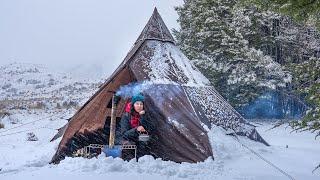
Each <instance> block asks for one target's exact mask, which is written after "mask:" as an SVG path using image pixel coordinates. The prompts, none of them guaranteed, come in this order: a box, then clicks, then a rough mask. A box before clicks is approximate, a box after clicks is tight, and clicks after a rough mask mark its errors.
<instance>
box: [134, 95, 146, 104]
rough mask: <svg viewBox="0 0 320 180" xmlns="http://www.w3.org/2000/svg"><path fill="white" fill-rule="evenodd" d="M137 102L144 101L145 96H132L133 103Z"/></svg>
mask: <svg viewBox="0 0 320 180" xmlns="http://www.w3.org/2000/svg"><path fill="white" fill-rule="evenodd" d="M137 101H142V102H143V101H144V96H143V95H142V94H136V95H134V96H132V99H131V103H132V104H134V103H135V102H137Z"/></svg>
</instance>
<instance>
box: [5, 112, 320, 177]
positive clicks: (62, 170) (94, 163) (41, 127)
mask: <svg viewBox="0 0 320 180" xmlns="http://www.w3.org/2000/svg"><path fill="white" fill-rule="evenodd" d="M72 114H73V110H69V111H60V112H51V113H50V112H42V111H35V112H34V113H30V112H27V111H19V112H16V114H15V115H11V116H10V117H5V118H3V119H2V120H1V121H2V123H4V125H5V128H4V129H0V168H1V171H0V179H1V180H9V179H10V180H12V179H42V178H45V179H47V180H49V179H56V178H62V179H66V178H78V179H88V178H92V177H93V178H104V179H106V178H116V179H129V178H130V179H131V178H135V179H150V178H152V179H154V180H157V179H221V180H226V179H241V180H244V179H248V180H249V179H250V180H255V179H259V180H261V179H266V180H267V179H268V180H269V179H279V180H283V179H288V178H287V177H286V176H284V175H283V174H281V173H279V171H277V170H276V169H274V168H273V167H271V166H270V165H268V164H267V163H265V162H264V161H262V160H261V159H260V158H258V157H257V156H256V155H254V154H253V153H252V152H250V151H249V150H248V149H246V148H245V147H243V146H242V145H241V144H239V143H238V141H236V140H235V138H234V137H232V136H227V135H225V133H226V132H225V131H224V130H223V129H221V128H218V127H213V128H212V130H211V131H210V132H209V136H210V141H211V145H212V147H213V150H214V155H215V160H214V161H213V160H211V159H208V160H207V161H205V162H200V163H197V164H190V163H182V164H177V163H174V162H168V161H162V160H160V159H153V158H152V157H150V156H144V157H142V158H141V159H140V160H139V162H135V161H130V162H126V161H123V160H121V159H119V158H116V159H113V158H106V157H104V156H103V155H100V156H99V157H98V158H93V159H84V158H66V159H65V160H63V161H61V163H60V164H58V165H51V164H48V162H49V161H50V160H51V157H52V156H53V154H54V153H55V149H56V147H57V145H58V143H59V141H60V139H58V140H56V141H55V142H49V141H50V139H51V138H52V136H53V135H54V134H55V133H56V131H55V130H54V129H55V128H58V127H61V126H62V125H63V124H64V123H65V122H66V121H65V120H64V119H63V118H61V117H69V116H70V115H72ZM46 117H49V118H47V119H46ZM39 118H44V119H43V120H40V121H37V122H35V123H31V124H28V125H25V126H22V127H19V128H16V129H11V130H10V131H7V130H8V129H9V128H13V127H17V126H19V125H21V123H22V122H23V123H27V122H31V121H34V120H37V119H39ZM12 122H15V124H12ZM270 127H272V125H271V124H268V123H263V124H262V125H260V126H259V127H258V128H257V129H258V131H259V132H260V134H261V135H262V136H263V137H264V138H265V139H266V140H267V141H268V142H269V143H270V144H271V146H270V147H266V146H264V145H262V144H261V143H257V142H253V141H251V140H248V139H247V138H244V137H240V138H239V139H240V142H241V143H243V144H245V145H246V146H248V147H250V148H252V149H253V150H254V151H255V152H257V153H259V154H261V155H262V156H263V157H264V158H266V159H267V160H269V161H271V162H273V163H274V164H275V165H277V166H278V167H280V168H281V169H283V170H284V171H286V172H287V173H289V174H290V175H291V176H293V177H294V178H295V179H308V180H316V179H320V170H317V171H316V172H314V173H312V170H313V169H314V167H315V166H316V165H318V163H319V162H320V154H319V152H320V143H319V140H314V134H311V133H309V132H302V133H296V132H292V133H290V132H291V131H292V130H291V129H290V128H288V127H287V128H286V126H280V127H279V128H276V129H273V130H268V129H269V128H270ZM28 129H34V130H31V131H32V132H34V133H35V135H36V136H37V137H38V139H39V140H38V141H27V140H26V138H27V136H26V133H27V132H29V131H25V132H21V131H24V130H28ZM14 132H20V133H17V134H11V133H14ZM287 145H288V148H287V147H286V146H287Z"/></svg>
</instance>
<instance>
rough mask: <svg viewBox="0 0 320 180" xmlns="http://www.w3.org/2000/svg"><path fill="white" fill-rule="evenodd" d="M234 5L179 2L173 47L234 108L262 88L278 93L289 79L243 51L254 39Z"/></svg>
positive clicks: (258, 55) (231, 1) (217, 0)
mask: <svg viewBox="0 0 320 180" xmlns="http://www.w3.org/2000/svg"><path fill="white" fill-rule="evenodd" d="M236 3H237V1H235V0H207V1H202V0H195V1H190V0H189V1H188V0H187V1H185V4H184V5H183V6H182V7H178V8H177V12H178V14H179V19H178V22H179V23H180V25H181V30H180V31H175V33H174V34H175V36H176V38H177V41H178V45H179V46H180V47H181V49H182V50H183V51H184V52H185V54H186V55H187V56H188V57H189V59H191V61H192V62H193V63H194V64H195V65H196V66H197V67H198V68H199V70H200V71H202V73H203V74H205V75H206V76H207V78H208V79H209V80H210V82H211V83H212V84H213V85H214V86H215V87H216V88H217V90H218V91H219V92H220V93H222V95H223V96H224V97H225V98H226V99H227V100H228V101H229V102H230V103H231V104H232V105H234V106H241V105H244V104H246V103H248V102H250V101H251V100H253V99H254V98H256V97H257V96H259V95H261V93H262V92H263V91H264V90H265V89H268V88H277V87H284V86H285V84H286V82H288V81H290V75H289V74H288V73H287V72H284V71H283V70H282V67H281V66H280V64H278V63H276V62H274V61H273V60H272V58H270V57H269V56H265V55H264V54H263V53H262V52H261V51H259V50H256V49H255V48H253V47H250V46H249V41H248V40H247V39H246V37H251V36H252V35H254V34H257V32H256V29H255V28H254V27H253V26H254V24H253V23H252V22H253V21H252V19H250V16H249V15H248V14H246V12H247V11H246V10H245V9H241V10H239V9H238V10H235V5H236Z"/></svg>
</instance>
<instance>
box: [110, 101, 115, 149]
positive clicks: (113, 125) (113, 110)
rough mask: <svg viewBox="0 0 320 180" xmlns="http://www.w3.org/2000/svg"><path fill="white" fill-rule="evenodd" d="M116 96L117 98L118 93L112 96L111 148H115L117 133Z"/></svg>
mask: <svg viewBox="0 0 320 180" xmlns="http://www.w3.org/2000/svg"><path fill="white" fill-rule="evenodd" d="M115 98H116V95H113V96H112V109H111V121H110V135H109V148H113V146H114V139H115V134H116V110H117V104H116V101H115Z"/></svg>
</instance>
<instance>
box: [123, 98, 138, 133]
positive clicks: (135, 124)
mask: <svg viewBox="0 0 320 180" xmlns="http://www.w3.org/2000/svg"><path fill="white" fill-rule="evenodd" d="M125 111H126V112H127V113H129V114H130V117H131V119H130V126H131V128H136V127H138V126H139V125H140V114H139V113H137V112H136V111H134V112H133V113H131V102H128V103H127V104H126V108H125Z"/></svg>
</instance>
